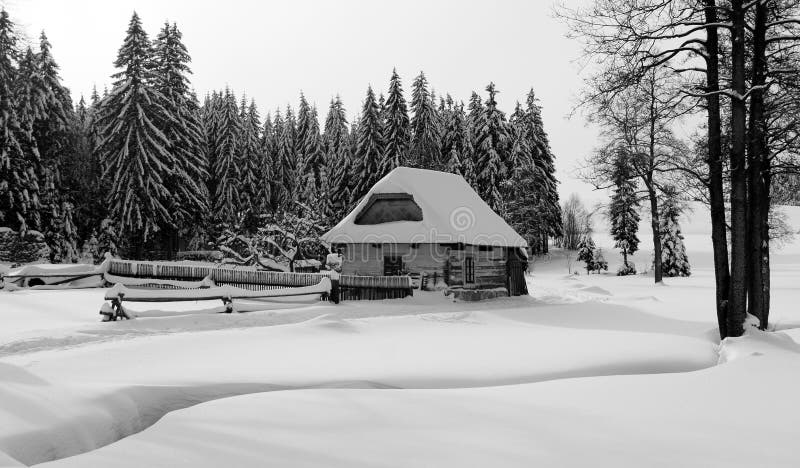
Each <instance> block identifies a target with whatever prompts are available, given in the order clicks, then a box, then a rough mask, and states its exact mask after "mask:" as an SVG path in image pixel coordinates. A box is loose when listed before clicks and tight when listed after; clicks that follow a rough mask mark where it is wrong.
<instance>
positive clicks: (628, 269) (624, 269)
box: [617, 262, 636, 276]
mask: <svg viewBox="0 0 800 468" xmlns="http://www.w3.org/2000/svg"><path fill="white" fill-rule="evenodd" d="M635 274H636V265H634V264H633V262H628V264H627V265H624V264H623V265H620V266H619V269H617V276H628V275H635Z"/></svg>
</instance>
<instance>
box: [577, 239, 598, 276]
mask: <svg viewBox="0 0 800 468" xmlns="http://www.w3.org/2000/svg"><path fill="white" fill-rule="evenodd" d="M594 251H595V245H594V241H593V240H592V238H591V237H590V236H588V235H587V236H584V237H583V239H581V241H580V243H579V244H578V261H580V262H583V263H585V264H586V274H589V273H591V271H592V270H594Z"/></svg>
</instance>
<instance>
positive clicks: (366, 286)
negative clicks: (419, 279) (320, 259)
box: [339, 275, 414, 301]
mask: <svg viewBox="0 0 800 468" xmlns="http://www.w3.org/2000/svg"><path fill="white" fill-rule="evenodd" d="M413 290H414V289H413V286H412V284H411V277H410V276H354V275H341V276H340V277H339V299H340V300H351V301H352V300H362V299H366V300H373V299H401V298H404V297H407V296H411V295H412V294H413Z"/></svg>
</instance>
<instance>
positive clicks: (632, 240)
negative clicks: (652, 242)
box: [608, 151, 640, 275]
mask: <svg viewBox="0 0 800 468" xmlns="http://www.w3.org/2000/svg"><path fill="white" fill-rule="evenodd" d="M630 164H631V161H630V160H628V158H626V157H625V153H623V152H622V151H619V152H618V153H617V154H616V156H615V158H614V172H613V179H614V181H613V182H614V193H613V195H612V196H611V203H610V205H609V207H608V215H609V218H610V220H611V237H612V238H613V239H614V246H615V247H617V248H618V249H620V251H621V252H622V259H623V267H622V269H620V271H619V274H620V275H627V274H635V273H636V269H635V268H633V267H632V266H631V265H629V264H628V255H632V254H633V253H635V252H636V251H637V250H638V249H639V237H638V236H637V235H636V234H637V232H638V230H639V219H640V217H639V211H638V207H639V200H638V197H637V196H636V179H635V178H634V174H633V173H632V169H631V167H630Z"/></svg>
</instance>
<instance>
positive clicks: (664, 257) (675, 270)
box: [658, 186, 692, 276]
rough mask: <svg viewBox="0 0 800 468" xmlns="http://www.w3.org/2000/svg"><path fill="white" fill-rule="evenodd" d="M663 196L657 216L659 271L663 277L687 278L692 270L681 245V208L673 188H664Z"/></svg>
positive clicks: (684, 249)
mask: <svg viewBox="0 0 800 468" xmlns="http://www.w3.org/2000/svg"><path fill="white" fill-rule="evenodd" d="M663 195H664V196H663V200H662V201H661V204H660V206H659V216H658V217H659V220H658V222H659V232H660V234H661V236H660V237H661V271H662V273H663V274H664V276H689V275H691V274H692V270H691V267H690V266H689V257H688V256H687V255H686V248H685V246H684V245H683V234H682V233H681V226H680V223H679V218H680V216H681V214H682V212H683V208H682V206H681V203H680V200H679V198H678V194H677V191H676V190H675V188H674V187H672V186H666V187H664V188H663Z"/></svg>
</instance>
